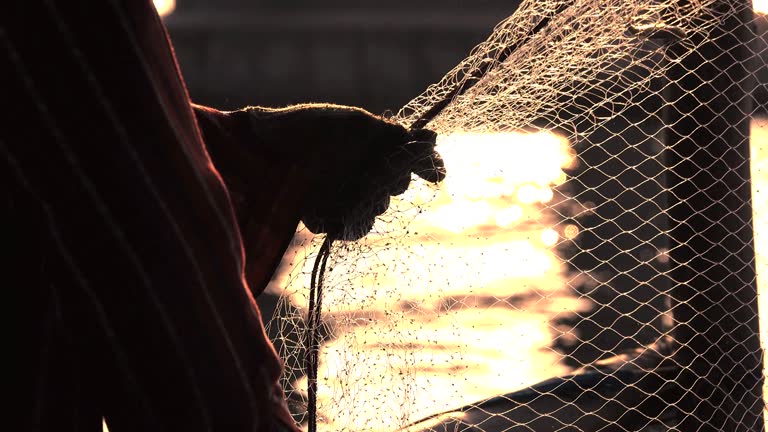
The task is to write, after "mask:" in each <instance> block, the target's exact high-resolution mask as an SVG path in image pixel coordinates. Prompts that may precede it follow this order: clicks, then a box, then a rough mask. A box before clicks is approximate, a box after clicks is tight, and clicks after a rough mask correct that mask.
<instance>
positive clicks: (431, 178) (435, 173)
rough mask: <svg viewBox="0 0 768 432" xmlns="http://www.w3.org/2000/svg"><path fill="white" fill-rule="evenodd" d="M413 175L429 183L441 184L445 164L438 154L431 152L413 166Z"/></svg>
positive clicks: (444, 172) (443, 177)
mask: <svg viewBox="0 0 768 432" xmlns="http://www.w3.org/2000/svg"><path fill="white" fill-rule="evenodd" d="M413 173H414V174H416V175H417V176H419V177H421V178H423V179H424V180H426V181H428V182H430V183H438V182H441V181H443V179H445V174H446V171H445V162H443V158H442V157H441V156H440V154H439V153H437V152H436V151H433V152H432V154H431V155H429V156H428V157H424V158H421V159H419V160H417V161H416V162H415V163H414V164H413Z"/></svg>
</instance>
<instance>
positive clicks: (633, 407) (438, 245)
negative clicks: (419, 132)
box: [268, 0, 768, 432]
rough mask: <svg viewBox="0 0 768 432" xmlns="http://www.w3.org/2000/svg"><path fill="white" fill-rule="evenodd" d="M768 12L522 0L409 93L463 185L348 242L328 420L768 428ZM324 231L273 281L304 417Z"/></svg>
mask: <svg viewBox="0 0 768 432" xmlns="http://www.w3.org/2000/svg"><path fill="white" fill-rule="evenodd" d="M765 21H766V20H765V19H764V17H763V16H762V15H753V12H752V5H751V4H749V3H748V2H735V1H730V2H729V1H680V2H673V1H669V2H658V1H636V0H631V1H630V0H577V1H560V0H547V1H533V0H532V1H523V2H522V4H521V5H520V6H519V7H518V9H517V10H516V11H515V12H514V14H513V15H511V16H510V17H509V18H508V19H506V20H504V21H503V22H501V23H500V24H499V25H498V26H497V27H496V28H495V30H494V31H493V33H492V34H491V36H490V37H489V38H488V40H486V41H485V42H483V43H482V44H480V45H479V46H477V47H476V48H475V49H474V50H473V51H472V52H471V53H470V54H469V55H468V57H467V58H466V59H465V60H463V61H462V62H461V63H460V64H458V65H457V66H456V67H455V68H454V69H453V70H452V71H450V72H448V73H447V74H446V75H445V77H444V78H443V79H442V80H441V81H439V82H438V83H436V84H434V85H432V86H430V87H429V88H428V89H427V90H426V91H425V92H424V93H423V94H422V95H420V96H418V97H417V98H415V99H414V100H413V101H411V102H410V103H409V104H407V105H406V106H405V107H404V108H403V109H402V110H401V111H400V112H399V113H398V114H397V115H396V120H397V121H399V122H400V123H402V124H403V125H406V126H411V125H414V124H418V122H419V119H423V118H424V117H425V115H427V114H426V113H429V112H430V110H432V112H438V113H437V115H436V116H434V117H433V118H431V120H430V121H429V123H428V124H427V127H428V128H430V129H433V130H435V131H436V132H438V133H439V140H438V145H439V146H438V150H439V151H440V153H441V154H442V155H443V157H444V159H445V162H446V167H447V171H448V176H447V178H446V180H445V181H444V182H443V183H442V184H441V185H439V186H438V187H434V186H431V185H429V184H427V183H425V182H422V181H419V180H418V179H414V180H413V182H412V185H411V187H410V188H409V190H408V191H407V192H406V193H405V194H403V195H402V196H400V197H397V198H396V199H393V202H392V205H391V207H390V209H389V210H388V211H387V213H385V214H384V215H382V216H381V217H380V218H379V219H378V221H377V223H376V225H375V227H374V230H373V232H372V233H371V234H369V235H368V236H367V237H366V238H364V239H362V240H361V241H358V242H337V243H336V244H335V245H334V247H333V249H332V255H331V258H330V260H329V262H328V269H327V272H326V277H325V291H324V294H323V296H324V299H323V302H324V304H323V317H322V329H321V331H320V336H321V340H322V344H321V347H320V367H319V372H318V381H319V393H318V404H319V406H318V419H319V425H318V426H319V428H320V429H324V430H325V429H328V430H354V431H367V430H397V429H402V428H407V429H409V430H414V431H415V430H429V429H432V430H451V431H458V430H477V431H486V432H491V431H502V430H504V431H518V430H520V431H544V430H546V431H555V430H558V431H566V430H567V431H598V430H601V431H608V430H610V431H614V430H615V431H640V430H681V431H693V430H750V431H751V430H762V428H763V424H762V422H763V416H762V411H763V407H764V402H763V396H762V383H763V376H764V371H763V369H762V351H761V348H760V347H761V345H760V340H759V338H758V325H757V322H758V313H757V299H758V297H757V291H756V290H757V288H756V285H757V278H756V276H755V268H756V267H757V270H758V272H759V274H762V275H763V277H766V276H768V267H766V262H765V256H766V252H765V251H766V250H767V249H768V247H767V243H766V239H765V238H764V237H765V233H764V232H763V233H761V232H760V230H761V228H760V227H762V231H765V227H766V226H768V214H766V213H768V208H766V202H767V201H768V199H766V192H765V189H768V184H766V183H768V173H767V171H768V168H767V167H766V164H767V163H768V148H767V146H768V144H766V143H767V142H768V140H767V139H766V138H767V137H768V129H766V127H767V126H768V121H766V120H765V119H764V118H763V117H761V115H762V113H764V112H765V108H766V107H765V106H763V104H764V103H765V95H766V93H765V90H766V89H765V84H766V83H768V80H766V79H762V80H761V79H760V78H761V75H763V74H765V73H766V70H767V68H766V59H768V56H767V54H766V44H765V38H764V36H765V29H766V22H765ZM457 88H463V89H464V90H463V91H462V92H458V94H457V92H456V89H457ZM446 101H448V102H449V103H447V105H445V107H444V108H443V109H441V110H437V111H436V110H435V107H440V106H441V104H444V103H445V102H446ZM430 115H431V114H430ZM750 128H751V132H750ZM750 140H751V149H752V152H753V157H752V176H753V178H754V179H755V181H750V154H749V149H750ZM760 182H762V183H760ZM761 184H762V185H763V190H760V185H761ZM751 193H752V194H754V209H755V217H756V219H755V221H754V230H753V223H752V219H753V213H752V207H751V204H752V202H751V199H750V195H751ZM753 236H754V242H756V243H754V242H753ZM321 240H322V239H321V238H314V237H313V236H312V235H311V234H310V233H309V232H308V231H306V230H305V229H302V228H301V227H300V228H299V230H298V232H297V235H296V238H295V240H294V243H293V244H292V246H291V248H290V249H289V251H288V253H287V254H286V256H285V257H284V261H283V265H282V266H281V269H280V271H279V272H278V275H277V277H276V279H275V280H274V281H273V284H272V285H271V287H270V290H271V291H272V292H273V293H277V294H279V295H280V296H281V300H280V306H279V307H278V308H277V312H276V314H275V316H274V317H273V319H272V320H271V322H270V323H269V324H268V329H269V330H270V331H271V332H272V333H274V334H277V335H278V337H277V338H276V340H275V341H274V342H275V344H276V346H277V348H278V350H279V353H280V355H281V356H282V358H283V359H284V360H285V362H286V372H285V376H284V381H283V384H284V387H285V388H286V391H287V395H288V399H289V405H290V407H291V410H292V411H293V413H294V415H295V419H296V420H297V422H299V423H301V422H302V421H304V420H305V417H304V415H305V410H306V396H307V395H306V385H307V381H306V370H305V369H304V366H303V365H304V359H305V357H306V354H307V353H306V347H305V346H304V341H306V336H305V335H304V329H305V327H306V326H305V319H306V316H307V303H308V301H307V298H308V291H309V290H308V288H309V284H310V271H311V266H312V262H313V258H314V256H315V255H316V254H317V249H318V247H319V244H320V242H321ZM754 244H756V245H757V248H758V253H757V261H755V254H754ZM761 251H762V254H761V253H760V252H761ZM756 262H757V264H756ZM763 285H764V286H765V283H763ZM763 327H765V326H763Z"/></svg>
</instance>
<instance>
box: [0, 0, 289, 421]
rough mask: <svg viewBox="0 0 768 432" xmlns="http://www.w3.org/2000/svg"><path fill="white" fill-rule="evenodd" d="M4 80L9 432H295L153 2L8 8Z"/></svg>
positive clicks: (1, 147) (219, 189) (229, 219)
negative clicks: (13, 314)
mask: <svg viewBox="0 0 768 432" xmlns="http://www.w3.org/2000/svg"><path fill="white" fill-rule="evenodd" d="M86 4H87V7H86ZM0 62H1V64H0V76H2V77H3V79H2V81H1V82H2V88H3V92H2V102H3V106H4V108H3V112H2V116H1V118H2V124H1V125H0V163H2V164H3V165H2V169H1V171H2V176H3V178H2V180H3V205H4V214H5V215H6V220H7V221H8V222H7V223H6V224H5V231H4V232H5V234H4V241H5V243H6V244H7V245H9V246H10V247H7V250H11V251H13V261H12V262H11V265H10V266H9V267H10V268H9V272H10V274H9V275H8V278H7V279H6V280H10V281H12V282H11V284H12V286H11V287H10V290H11V291H12V292H13V294H14V301H13V305H14V306H13V307H14V308H17V307H18V311H17V315H19V317H17V318H14V321H13V324H14V325H13V328H14V330H13V331H14V332H15V333H18V334H19V336H21V337H19V340H20V341H23V342H22V343H21V346H20V347H19V348H18V349H15V350H14V352H17V353H18V358H19V360H20V363H19V364H20V365H21V366H23V367H22V368H20V372H19V374H18V375H19V378H20V379H19V386H18V388H17V389H12V390H10V394H14V395H17V396H16V399H17V402H18V403H19V404H20V406H21V408H20V409H19V410H14V412H12V413H11V415H12V416H14V417H17V418H18V420H19V422H18V423H16V422H14V421H11V422H10V424H19V425H20V426H21V429H19V430H25V431H26V430H56V431H59V432H61V431H67V430H93V431H96V430H99V429H100V428H101V418H102V417H106V418H107V422H108V424H109V425H110V428H111V429H112V430H113V431H121V430H136V431H139V430H140V431H160V430H173V431H175V430H179V431H185V432H190V431H218V430H221V431H224V430H226V431H246V430H247V431H262V430H279V429H290V430H298V429H296V428H295V425H293V423H292V421H291V419H290V416H289V415H288V412H287V409H286V407H285V403H284V401H283V398H282V391H281V390H280V388H279V387H278V386H277V384H276V383H277V380H278V376H279V374H280V372H281V364H280V361H279V359H278V357H277V355H276V354H275V351H274V349H273V347H272V345H271V343H270V342H269V341H268V339H267V337H266V334H265V332H264V328H263V325H262V322H261V316H260V313H259V310H258V308H257V306H256V305H255V302H254V301H253V297H252V295H251V294H250V293H249V291H248V287H247V284H246V283H245V281H244V278H243V268H244V258H243V246H242V242H241V239H240V234H239V231H238V228H237V222H236V220H235V217H234V214H233V210H232V205H231V203H230V200H229V196H228V193H227V190H226V188H225V187H224V183H223V182H222V179H221V177H220V176H219V174H218V172H217V171H216V169H215V168H214V167H213V165H212V162H211V159H210V158H209V156H208V153H207V151H206V147H205V146H204V144H203V140H202V138H201V133H200V130H199V128H198V125H197V122H196V120H195V116H194V114H193V110H192V108H191V105H190V102H189V98H188V95H187V91H186V89H185V85H184V82H183V80H182V78H181V75H180V73H179V70H178V66H177V64H176V60H175V57H174V54H173V51H172V48H171V46H170V43H169V41H168V37H167V35H166V32H165V29H164V27H163V25H162V23H161V21H160V20H159V18H158V16H157V14H156V12H155V11H154V8H153V6H152V4H151V2H150V1H149V0H143V1H136V0H134V1H128V0H125V1H119V0H108V1H100V2H73V1H55V0H48V1H44V0H25V1H23V2H6V3H5V4H4V5H3V6H0ZM294 227H295V225H294ZM274 264H275V263H269V264H268V265H270V266H272V265H274ZM257 288H258V287H257ZM97 428H98V429H97Z"/></svg>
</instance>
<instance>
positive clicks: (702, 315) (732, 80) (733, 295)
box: [666, 0, 764, 431]
mask: <svg viewBox="0 0 768 432" xmlns="http://www.w3.org/2000/svg"><path fill="white" fill-rule="evenodd" d="M680 6H682V7H685V6H686V5H685V4H682V3H681V4H680ZM734 11H735V13H734ZM715 13H716V14H717V15H718V16H717V17H716V18H718V19H719V23H718V24H717V27H716V28H715V29H714V30H713V31H712V32H710V33H709V35H708V36H706V37H701V36H693V37H692V38H691V40H690V42H693V43H694V44H695V45H696V46H697V48H696V49H695V50H694V51H692V52H689V50H690V45H688V44H687V42H686V43H678V44H677V45H675V46H673V47H671V51H672V55H673V56H674V57H677V58H678V59H679V60H680V62H679V63H677V64H676V65H674V66H673V67H672V69H671V71H670V73H669V81H670V83H669V87H668V89H667V92H666V94H667V97H668V99H667V100H668V105H667V109H666V111H667V115H666V121H667V125H668V127H669V130H668V131H669V135H668V140H669V141H668V144H669V149H668V151H667V154H668V158H667V166H668V167H669V171H668V179H667V185H668V186H669V205H670V207H669V213H668V214H669V223H670V253H669V255H670V259H671V260H670V262H671V270H670V274H669V276H670V278H671V283H672V286H673V287H674V288H673V289H672V292H671V295H672V300H673V316H674V318H675V324H676V327H675V329H674V330H673V333H672V336H673V337H674V339H675V343H676V352H675V354H674V357H673V360H674V361H676V362H677V363H679V364H680V365H681V366H683V367H684V369H683V373H682V375H681V376H680V378H679V380H678V382H679V383H680V385H681V386H682V387H683V388H684V389H686V390H687V391H686V392H685V396H684V397H683V399H682V400H680V401H670V402H673V403H675V406H677V407H678V408H679V409H680V410H681V411H683V416H684V417H683V419H682V423H681V424H680V425H679V426H678V429H676V430H682V431H710V430H712V431H762V430H763V429H764V426H763V415H762V411H763V392H762V385H763V375H762V360H763V359H762V357H763V351H762V349H761V347H760V336H759V329H758V310H757V285H756V277H755V252H754V238H753V235H754V232H753V226H752V205H751V190H750V171H749V126H750V114H751V112H752V99H751V97H750V95H751V92H752V87H753V84H752V83H753V75H752V72H753V71H752V65H753V62H752V61H751V60H750V58H751V57H752V56H753V53H752V51H751V50H750V47H749V42H750V41H751V40H752V39H753V38H754V34H753V32H752V31H751V29H750V27H749V26H750V25H751V22H752V9H751V2H750V1H744V0H730V1H729V0H724V1H720V2H719V3H718V4H717V6H716V12H715Z"/></svg>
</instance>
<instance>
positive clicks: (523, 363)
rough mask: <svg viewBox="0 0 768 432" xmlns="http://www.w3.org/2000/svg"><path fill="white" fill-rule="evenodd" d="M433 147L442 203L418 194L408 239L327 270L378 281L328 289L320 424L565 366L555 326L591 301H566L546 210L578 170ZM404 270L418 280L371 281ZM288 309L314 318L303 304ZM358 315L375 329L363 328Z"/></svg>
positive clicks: (522, 140)
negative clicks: (562, 315)
mask: <svg viewBox="0 0 768 432" xmlns="http://www.w3.org/2000/svg"><path fill="white" fill-rule="evenodd" d="M439 151H440V152H441V154H442V155H443V157H444V159H445V162H446V166H447V170H448V173H449V174H448V177H447V178H446V180H445V182H444V184H443V185H442V187H441V188H440V189H439V190H438V191H437V192H436V196H434V197H432V199H431V200H427V199H426V198H422V197H420V196H419V194H425V193H426V194H429V193H430V192H426V191H425V190H423V189H422V188H419V187H414V188H412V189H410V190H409V191H408V192H407V193H406V194H405V196H403V197H402V199H401V201H402V202H420V201H421V202H426V201H429V202H428V204H426V208H427V211H425V212H423V213H421V214H419V215H418V216H417V217H415V219H414V220H413V222H412V223H411V224H410V225H409V231H412V232H413V233H414V234H413V235H411V236H409V237H407V238H405V239H404V240H401V241H398V242H395V243H392V244H389V243H387V246H386V247H381V248H380V249H378V250H376V252H375V258H376V259H375V260H368V261H365V260H363V262H355V263H353V264H350V263H347V262H345V261H344V260H342V261H341V262H340V263H337V264H336V265H335V267H334V268H333V271H332V272H333V273H334V274H342V275H343V274H350V273H351V272H359V273H362V274H366V275H369V276H370V277H369V278H368V279H366V277H363V278H362V279H361V283H362V287H360V288H358V289H355V290H352V291H353V292H350V291H349V290H334V288H333V283H332V282H330V283H329V285H328V289H326V290H325V293H324V296H325V300H324V302H325V305H326V308H325V310H326V311H327V312H326V319H327V320H329V321H332V322H333V327H334V334H335V336H336V338H335V339H333V340H331V341H330V342H328V343H326V344H325V345H324V346H323V347H322V349H321V351H322V354H321V365H320V371H319V374H318V376H319V377H321V378H320V379H321V381H322V383H321V386H320V390H319V402H320V406H321V411H322V413H323V415H324V416H326V418H327V419H333V421H330V420H329V421H328V422H327V423H326V424H324V425H321V426H323V427H324V428H329V429H339V428H342V429H344V428H349V429H352V430H361V429H373V430H380V429H391V428H392V427H393V426H398V425H404V424H405V423H407V422H410V421H413V420H416V419H418V418H421V417H423V416H425V415H429V414H432V413H435V412H439V411H442V410H446V409H451V408H454V407H456V406H460V405H461V404H465V403H469V402H473V401H477V400H479V399H482V398H485V397H489V396H493V395H495V394H499V393H505V392H508V391H510V390H512V389H516V388H521V387H525V386H527V385H530V384H533V383H535V382H537V381H540V380H543V379H546V378H548V377H551V376H554V375H560V374H563V373H566V372H567V371H568V370H569V369H568V368H567V367H565V366H564V365H562V364H560V359H561V354H559V353H557V352H555V351H554V350H553V349H551V348H549V346H550V345H551V341H552V338H553V334H552V333H553V332H552V328H551V326H552V324H551V320H552V317H553V316H554V315H555V314H557V313H558V312H564V311H574V310H581V309H584V308H585V307H587V306H588V304H587V303H586V301H584V300H580V299H577V298H574V297H572V296H570V295H567V294H566V293H565V292H564V286H565V285H566V283H565V280H564V277H565V276H564V273H565V269H564V264H563V262H562V260H561V259H559V258H558V257H557V256H556V254H555V252H554V251H553V249H552V246H553V245H554V244H555V243H557V242H558V240H559V234H558V233H557V232H556V231H554V230H552V229H551V226H552V225H553V224H554V223H555V222H556V220H557V219H556V218H555V217H554V215H553V214H552V212H548V211H543V210H542V209H543V208H545V207H546V206H545V203H547V202H550V201H551V200H552V199H553V193H552V189H551V188H552V187H553V186H555V185H558V184H561V183H562V182H563V181H565V174H564V172H563V168H564V167H568V166H570V165H572V164H573V163H574V157H573V154H572V153H571V151H570V149H569V146H568V143H567V141H566V140H565V139H563V138H561V137H559V136H556V135H554V134H551V133H544V132H540V133H505V134H496V135H481V134H456V135H452V136H449V137H447V138H445V139H442V140H441V141H440V142H439ZM431 192H432V193H433V194H435V192H434V191H431ZM397 205H398V204H397V203H393V206H394V207H397ZM382 232H384V233H386V232H387V229H386V228H384V229H382ZM417 233H418V234H417ZM373 237H375V234H374V235H373ZM414 257H416V259H414ZM398 261H405V262H408V263H409V265H408V267H411V269H410V270H412V271H405V270H403V271H391V270H392V269H389V270H390V271H387V272H381V271H378V272H377V265H379V263H393V262H398ZM348 265H349V266H351V267H346V266H348ZM414 269H422V270H423V271H419V270H414ZM436 273H439V274H436ZM441 281H445V283H442V282H441ZM299 283H304V284H306V280H303V281H302V280H299ZM292 302H293V303H294V305H295V306H296V307H299V308H300V309H304V310H305V309H306V306H307V305H306V297H304V296H294V297H293V298H292ZM409 302H410V303H409ZM402 304H406V305H407V306H406V307H398V305H402ZM414 304H416V305H418V306H417V307H414V306H413V305H414ZM363 311H367V312H368V317H375V319H369V320H368V321H366V320H362V321H361V320H360V319H359V317H360V316H361V315H362V312H363ZM349 317H355V318H358V319H345V318H349ZM323 380H324V381H323ZM297 387H298V388H306V381H305V379H302V380H301V382H299V383H297Z"/></svg>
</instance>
